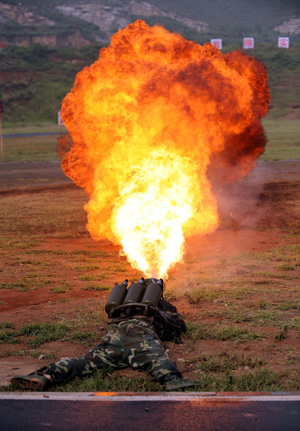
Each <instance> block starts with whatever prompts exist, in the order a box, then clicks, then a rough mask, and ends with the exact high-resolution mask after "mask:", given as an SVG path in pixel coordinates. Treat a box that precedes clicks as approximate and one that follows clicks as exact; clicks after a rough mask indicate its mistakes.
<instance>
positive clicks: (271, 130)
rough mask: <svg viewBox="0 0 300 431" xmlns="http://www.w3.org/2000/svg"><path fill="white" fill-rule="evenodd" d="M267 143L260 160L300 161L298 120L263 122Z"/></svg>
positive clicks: (270, 120)
mask: <svg viewBox="0 0 300 431" xmlns="http://www.w3.org/2000/svg"><path fill="white" fill-rule="evenodd" d="M263 126H264V128H265V131H266V135H267V138H268V143H267V146H266V151H265V153H264V154H263V155H262V157H261V159H262V160H265V161H267V160H291V159H292V160H299V159H300V140H299V139H300V138H299V136H300V119H297V120H293V121H291V120H282V119H276V120H272V119H270V118H267V119H264V120H263Z"/></svg>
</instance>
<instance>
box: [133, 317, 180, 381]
mask: <svg viewBox="0 0 300 431" xmlns="http://www.w3.org/2000/svg"><path fill="white" fill-rule="evenodd" d="M151 326H152V325H150V324H148V323H144V322H140V323H138V325H135V327H134V328H133V327H132V328H130V327H129V328H128V332H129V334H128V335H129V336H128V337H127V338H126V339H125V355H126V356H127V360H128V363H129V365H131V367H133V368H142V369H144V370H145V371H148V372H149V373H150V374H151V376H152V377H153V378H154V379H155V380H156V381H158V382H160V383H164V382H166V381H168V380H174V379H178V378H181V377H182V375H181V373H180V371H179V370H178V368H177V367H176V364H175V362H173V361H172V360H171V359H170V358H169V356H168V354H167V352H166V350H165V348H164V346H163V344H162V342H161V341H160V339H159V338H158V336H157V335H156V333H155V331H154V330H152V329H151Z"/></svg>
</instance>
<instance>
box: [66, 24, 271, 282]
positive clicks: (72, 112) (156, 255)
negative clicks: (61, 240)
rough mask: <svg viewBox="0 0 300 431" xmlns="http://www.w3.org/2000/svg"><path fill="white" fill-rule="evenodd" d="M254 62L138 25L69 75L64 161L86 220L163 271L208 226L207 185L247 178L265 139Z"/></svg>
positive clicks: (260, 70) (262, 74) (211, 220)
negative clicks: (82, 198) (81, 196)
mask: <svg viewBox="0 0 300 431" xmlns="http://www.w3.org/2000/svg"><path fill="white" fill-rule="evenodd" d="M269 98H270V95H269V90H268V85H267V74H266V70H265V67H264V65H263V64H261V63H259V62H258V61H257V60H255V59H254V57H250V56H249V55H247V54H243V53H241V52H240V51H236V52H233V53H229V54H226V55H223V54H221V53H220V51H219V50H218V49H216V48H215V47H213V46H212V45H211V44H209V43H207V44H205V45H204V46H201V45H198V44H196V43H194V42H191V41H187V40H185V39H184V38H183V37H182V36H180V35H179V34H174V33H170V32H168V31H167V30H166V29H164V28H163V27H161V26H157V25H156V26H154V27H149V26H148V25H147V24H146V23H145V22H143V21H140V20H139V21H136V22H135V23H133V24H130V25H129V26H128V27H126V28H125V29H124V30H120V31H118V32H117V33H116V34H115V35H114V36H113V37H112V38H111V44H110V45H109V46H108V47H107V48H103V49H102V50H101V51H100V56H99V59H98V60H97V61H96V62H95V63H94V64H92V65H91V66H90V67H85V68H84V69H83V70H82V71H81V72H80V73H78V74H77V77H76V80H75V83H74V86H73V88H72V90H71V92H70V93H69V94H67V96H66V97H65V98H64V100H63V103H62V110H61V116H62V119H63V122H64V124H65V125H66V127H67V130H68V134H69V136H70V138H71V141H72V146H71V148H70V151H69V152H67V154H65V156H64V158H63V160H62V168H63V170H64V172H65V174H66V175H67V176H69V177H70V178H71V179H72V180H73V181H74V182H75V183H76V184H77V185H79V186H80V187H83V188H84V189H85V190H86V191H87V192H88V194H89V195H90V201H89V202H88V203H87V204H86V205H85V210H86V211H87V213H88V224H87V228H88V230H89V232H90V234H91V236H92V237H93V238H94V239H95V240H100V239H103V238H107V239H109V240H110V241H112V242H113V243H114V244H119V245H121V246H122V248H123V251H124V252H125V253H126V255H127V257H128V260H129V262H130V263H131V265H132V266H133V267H136V268H139V269H140V270H141V271H143V272H144V273H145V274H146V276H152V277H163V276H164V277H166V276H167V273H168V270H169V269H170V268H171V267H172V266H173V265H174V264H175V263H176V262H178V261H180V260H181V259H182V256H183V252H184V241H185V238H186V237H187V236H191V235H193V234H196V233H200V234H206V233H209V232H213V231H214V230H215V229H216V228H217V227H218V211H217V203H216V199H215V198H214V196H213V193H212V190H211V184H210V181H209V180H208V175H209V178H210V180H211V181H212V180H213V181H221V182H222V181H231V180H237V179H239V178H242V177H243V176H245V175H246V174H247V173H248V172H249V171H250V170H251V169H252V168H253V166H254V165H255V159H256V158H257V157H258V156H259V155H260V154H262V152H263V151H264V147H265V144H266V140H265V136H264V132H263V129H262V126H261V124H260V118H261V117H263V116H264V115H265V114H266V112H267V108H268V103H269Z"/></svg>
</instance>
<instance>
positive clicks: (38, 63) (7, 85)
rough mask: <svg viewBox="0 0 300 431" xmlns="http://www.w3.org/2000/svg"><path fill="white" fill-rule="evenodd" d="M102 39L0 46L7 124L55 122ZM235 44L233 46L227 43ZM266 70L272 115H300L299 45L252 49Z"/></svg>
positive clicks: (290, 116)
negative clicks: (90, 42) (81, 43)
mask: <svg viewBox="0 0 300 431" xmlns="http://www.w3.org/2000/svg"><path fill="white" fill-rule="evenodd" d="M100 48H101V45H99V44H93V45H89V46H87V47H82V48H60V49H57V48H51V47H41V46H38V45H37V46H32V47H16V46H8V47H6V48H4V49H3V50H2V51H0V64H1V69H0V84H1V93H2V98H3V100H4V109H5V111H4V114H3V115H2V119H3V125H4V127H9V125H11V124H16V123H18V124H21V123H35V124H36V123H39V122H45V121H50V122H56V121H57V111H58V110H59V109H60V105H61V101H62V99H63V97H64V96H65V95H66V94H67V93H68V92H69V91H70V90H71V88H72V86H73V83H74V80H75V76H76V74H77V72H79V71H80V70H81V69H82V68H83V67H84V66H86V65H90V64H92V63H93V62H94V61H95V60H96V59H97V58H98V55H99V50H100ZM229 50H232V47H231V48H229ZM251 55H254V56H255V57H256V58H258V59H259V60H260V61H263V62H264V63H265V65H266V67H267V70H268V79H269V86H270V91H271V103H270V113H269V115H271V116H272V117H274V118H277V117H280V116H284V117H286V116H287V117H288V118H300V115H299V113H300V103H299V92H300V46H298V47H294V48H290V49H288V50H287V49H279V48H276V47H274V46H273V45H268V44H266V45H264V46H261V47H259V48H255V49H253V50H251Z"/></svg>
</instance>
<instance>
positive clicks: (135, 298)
mask: <svg viewBox="0 0 300 431" xmlns="http://www.w3.org/2000/svg"><path fill="white" fill-rule="evenodd" d="M144 292H145V284H144V279H143V278H141V279H140V280H139V281H138V282H137V283H132V284H131V286H130V287H129V289H128V292H127V295H126V297H125V299H124V302H123V304H132V303H139V302H141V299H142V297H143V295H144Z"/></svg>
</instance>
